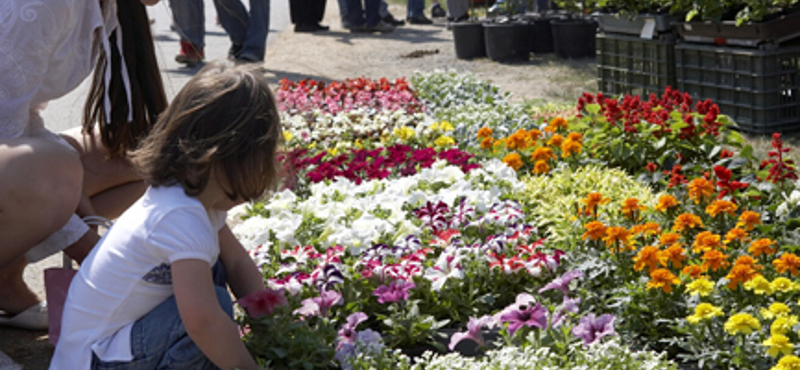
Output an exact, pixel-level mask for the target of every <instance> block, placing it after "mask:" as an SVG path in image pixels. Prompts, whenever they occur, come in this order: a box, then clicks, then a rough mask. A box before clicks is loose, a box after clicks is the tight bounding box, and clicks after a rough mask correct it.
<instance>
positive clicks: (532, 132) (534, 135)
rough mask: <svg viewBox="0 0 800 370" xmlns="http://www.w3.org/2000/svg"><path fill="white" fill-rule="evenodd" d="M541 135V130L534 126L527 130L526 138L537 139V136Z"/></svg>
mask: <svg viewBox="0 0 800 370" xmlns="http://www.w3.org/2000/svg"><path fill="white" fill-rule="evenodd" d="M542 135H544V134H542V132H541V131H539V130H537V129H535V128H534V129H531V130H530V131H528V139H530V140H531V141H536V140H539V138H540V137H542Z"/></svg>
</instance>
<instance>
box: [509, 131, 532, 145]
mask: <svg viewBox="0 0 800 370" xmlns="http://www.w3.org/2000/svg"><path fill="white" fill-rule="evenodd" d="M506 147H507V148H508V149H520V150H524V149H527V148H528V133H527V132H525V130H524V129H519V130H518V131H517V132H515V133H513V134H511V136H509V137H507V138H506Z"/></svg>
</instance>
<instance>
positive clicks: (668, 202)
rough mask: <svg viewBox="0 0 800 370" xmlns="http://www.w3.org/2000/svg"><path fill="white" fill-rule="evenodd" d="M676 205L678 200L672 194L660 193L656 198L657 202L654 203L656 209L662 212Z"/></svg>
mask: <svg viewBox="0 0 800 370" xmlns="http://www.w3.org/2000/svg"><path fill="white" fill-rule="evenodd" d="M677 206H678V200H677V199H675V197H673V196H672V195H669V194H667V195H662V196H660V197H659V198H658V204H656V211H660V212H664V211H667V210H669V209H670V208H672V207H677Z"/></svg>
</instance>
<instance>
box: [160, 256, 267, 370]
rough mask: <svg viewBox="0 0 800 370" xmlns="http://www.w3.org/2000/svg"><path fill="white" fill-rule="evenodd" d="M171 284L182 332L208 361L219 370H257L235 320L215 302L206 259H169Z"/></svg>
mask: <svg viewBox="0 0 800 370" xmlns="http://www.w3.org/2000/svg"><path fill="white" fill-rule="evenodd" d="M172 286H173V289H174V291H175V301H176V302H177V304H178V312H179V313H180V316H181V320H183V325H184V326H185V327H186V332H187V333H188V334H189V337H190V338H191V339H192V341H193V342H194V343H195V344H197V347H199V348H200V350H201V351H203V354H205V355H206V357H208V359H209V360H211V362H213V363H214V364H215V365H217V366H219V367H220V368H222V369H233V368H240V369H252V370H258V365H257V364H256V362H255V360H254V359H253V357H252V356H251V355H250V353H249V352H248V351H247V349H246V348H245V346H244V343H243V342H242V340H241V339H240V337H239V330H238V327H237V325H236V323H235V322H234V321H233V320H232V319H231V318H230V317H229V316H228V314H227V313H225V311H223V310H222V307H221V306H220V304H219V301H218V299H217V293H216V291H215V288H214V283H213V280H212V277H211V268H210V267H209V266H208V263H207V262H205V261H202V260H197V259H185V260H178V261H175V262H173V263H172Z"/></svg>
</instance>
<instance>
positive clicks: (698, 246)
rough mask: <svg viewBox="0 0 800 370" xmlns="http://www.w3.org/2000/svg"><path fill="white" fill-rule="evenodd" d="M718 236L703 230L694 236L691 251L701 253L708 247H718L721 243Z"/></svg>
mask: <svg viewBox="0 0 800 370" xmlns="http://www.w3.org/2000/svg"><path fill="white" fill-rule="evenodd" d="M719 240H720V236H719V235H717V234H714V233H712V232H710V231H703V232H700V233H698V234H697V235H696V236H695V237H694V243H692V252H694V253H702V252H705V251H707V250H709V249H720V247H722V244H720V243H719Z"/></svg>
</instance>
